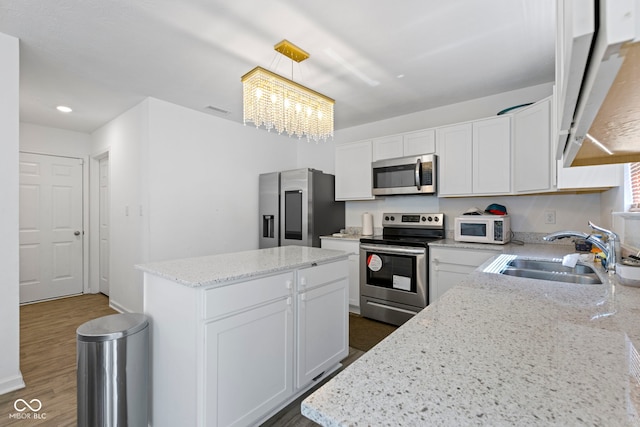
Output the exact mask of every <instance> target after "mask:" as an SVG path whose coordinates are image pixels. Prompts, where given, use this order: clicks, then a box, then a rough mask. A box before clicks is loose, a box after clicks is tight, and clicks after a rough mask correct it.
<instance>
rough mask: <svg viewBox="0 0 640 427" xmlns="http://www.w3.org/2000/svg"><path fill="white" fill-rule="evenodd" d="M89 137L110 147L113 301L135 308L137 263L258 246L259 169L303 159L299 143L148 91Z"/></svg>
mask: <svg viewBox="0 0 640 427" xmlns="http://www.w3.org/2000/svg"><path fill="white" fill-rule="evenodd" d="M92 139H93V142H92V153H94V154H97V153H103V152H105V151H107V150H108V152H109V164H110V177H111V182H110V194H111V211H110V214H111V224H110V230H111V236H110V237H111V251H110V253H111V258H110V273H111V277H110V287H111V289H110V303H111V304H112V305H113V306H114V307H116V308H117V309H120V310H122V311H134V312H135V311H138V312H139V311H142V308H143V307H142V275H141V273H140V272H138V271H137V270H135V268H134V266H135V264H139V263H143V262H147V261H158V260H165V259H171V258H183V257H191V256H200V255H207V254H215V253H221V252H233V251H241V250H248V249H256V248H257V247H258V218H257V212H258V175H259V174H260V173H263V172H273V171H277V170H283V169H292V168H295V167H297V164H296V156H297V144H299V143H300V142H299V141H298V140H297V139H290V138H287V137H285V136H282V135H277V134H274V133H269V132H265V131H264V130H261V129H260V130H256V129H255V128H253V127H250V126H246V127H245V126H242V125H241V124H238V123H234V122H231V121H228V120H224V119H220V118H218V117H215V116H211V115H209V114H205V113H201V112H198V111H194V110H190V109H187V108H184V107H180V106H177V105H173V104H170V103H167V102H164V101H160V100H157V99H152V98H149V99H147V100H145V101H144V102H142V103H141V104H139V105H138V106H136V107H134V108H132V109H131V110H129V111H127V112H126V113H124V114H123V115H121V116H119V117H117V118H116V119H114V120H113V121H111V122H110V123H108V124H107V125H105V126H103V127H102V128H100V129H98V130H97V131H96V132H94V133H93V134H92ZM309 167H317V165H309Z"/></svg>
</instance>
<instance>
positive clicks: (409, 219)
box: [402, 215, 420, 222]
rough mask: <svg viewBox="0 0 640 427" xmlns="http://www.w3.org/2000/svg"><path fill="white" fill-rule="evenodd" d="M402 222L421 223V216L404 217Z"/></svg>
mask: <svg viewBox="0 0 640 427" xmlns="http://www.w3.org/2000/svg"><path fill="white" fill-rule="evenodd" d="M402 222H420V215H402Z"/></svg>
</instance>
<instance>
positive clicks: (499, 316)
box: [301, 244, 640, 426]
mask: <svg viewBox="0 0 640 427" xmlns="http://www.w3.org/2000/svg"><path fill="white" fill-rule="evenodd" d="M571 249H572V247H571V246H569V247H567V246H561V245H539V244H536V245H524V246H518V245H507V246H504V247H503V252H505V253H511V254H516V255H519V256H522V257H526V258H554V257H560V256H561V255H564V254H566V253H568V252H572V250H571ZM497 256H500V255H497ZM495 258H496V257H493V258H492V259H490V260H489V261H487V262H486V263H485V264H483V265H482V266H480V267H479V268H478V269H477V270H476V271H475V272H474V273H472V274H471V275H469V276H468V277H467V278H466V279H465V280H464V281H462V282H461V283H460V284H459V285H458V286H456V287H454V288H452V289H451V290H449V291H448V292H446V293H445V294H444V295H443V296H442V297H441V298H440V299H439V300H438V301H437V302H436V303H435V304H432V305H430V306H428V307H427V308H426V309H424V310H423V311H422V312H420V313H419V314H418V315H416V316H415V317H413V318H412V319H411V320H409V321H408V322H407V323H405V324H404V325H403V326H401V327H400V328H398V329H397V330H396V331H395V332H394V333H393V334H391V335H389V336H388V337H387V338H386V339H385V340H383V341H382V342H381V343H380V344H378V345H377V346H376V347H374V348H373V349H372V350H370V351H369V352H367V353H366V354H364V355H363V356H362V357H361V358H360V359H358V360H357V361H355V362H354V363H353V364H351V365H350V366H349V367H347V368H346V369H345V370H344V371H343V372H341V373H340V374H339V375H337V376H336V377H335V378H333V379H332V380H331V381H329V382H328V383H327V384H325V385H324V386H323V387H321V388H320V389H318V390H317V391H316V392H315V393H313V394H312V395H311V396H309V397H308V398H307V399H306V400H304V401H303V403H302V407H301V410H302V414H303V415H305V416H306V417H308V418H310V419H312V420H314V421H316V422H318V423H320V424H321V425H323V426H356V425H363V426H367V425H394V426H396V425H407V426H416V425H505V426H507V425H509V426H510V425H562V426H564V425H621V426H625V425H628V426H638V425H640V416H639V415H638V414H639V413H640V356H639V355H638V349H640V289H639V288H634V287H627V286H622V285H620V284H619V283H618V282H617V280H616V276H609V275H607V274H606V273H605V272H603V271H602V269H601V268H600V267H598V273H599V275H600V277H601V279H603V282H604V283H603V284H602V285H576V284H567V283H561V282H550V281H541V280H532V279H525V278H518V277H509V276H504V275H501V274H492V273H485V272H484V271H483V270H484V269H485V268H486V267H488V266H489V265H490V264H491V263H492V262H493V261H494V259H495Z"/></svg>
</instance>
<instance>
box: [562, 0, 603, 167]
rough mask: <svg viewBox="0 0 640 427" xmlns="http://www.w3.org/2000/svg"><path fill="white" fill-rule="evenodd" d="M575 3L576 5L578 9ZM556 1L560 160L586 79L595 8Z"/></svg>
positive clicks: (568, 0)
mask: <svg viewBox="0 0 640 427" xmlns="http://www.w3.org/2000/svg"><path fill="white" fill-rule="evenodd" d="M574 3H576V4H575V6H574ZM579 3H580V2H577V1H574V0H558V1H557V2H556V89H555V90H556V106H555V107H556V108H555V115H556V120H555V121H556V132H555V133H556V137H555V138H554V141H555V147H556V153H557V154H558V158H560V157H561V156H562V152H563V150H564V147H565V145H566V142H567V138H568V136H569V133H570V131H571V126H572V124H573V116H574V113H575V109H576V104H577V103H578V95H579V94H580V86H581V85H582V77H583V75H584V73H585V70H586V68H587V60H588V58H589V50H590V49H591V42H592V40H593V37H594V34H595V19H596V18H595V9H594V7H592V6H590V5H585V4H584V2H582V4H579ZM585 6H586V7H585Z"/></svg>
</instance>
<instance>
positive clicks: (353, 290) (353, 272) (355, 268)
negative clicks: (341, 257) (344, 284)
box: [320, 239, 360, 313]
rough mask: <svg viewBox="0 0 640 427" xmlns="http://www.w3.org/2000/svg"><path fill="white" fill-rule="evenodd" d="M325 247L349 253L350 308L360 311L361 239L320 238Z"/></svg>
mask: <svg viewBox="0 0 640 427" xmlns="http://www.w3.org/2000/svg"><path fill="white" fill-rule="evenodd" d="M320 241H321V246H322V248H324V249H335V250H337V251H345V252H349V253H351V255H349V261H348V263H349V310H350V311H354V312H356V313H360V268H359V266H360V241H358V240H346V239H345V240H338V239H320Z"/></svg>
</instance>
